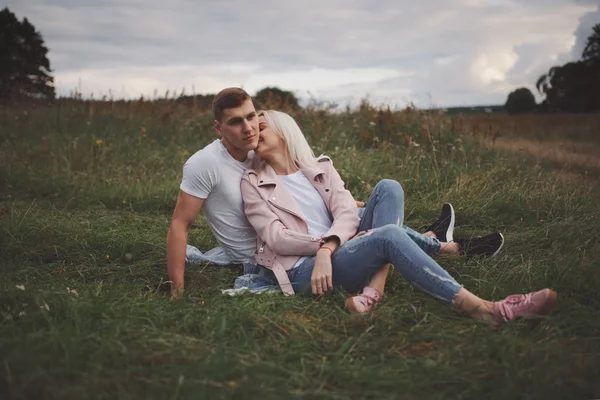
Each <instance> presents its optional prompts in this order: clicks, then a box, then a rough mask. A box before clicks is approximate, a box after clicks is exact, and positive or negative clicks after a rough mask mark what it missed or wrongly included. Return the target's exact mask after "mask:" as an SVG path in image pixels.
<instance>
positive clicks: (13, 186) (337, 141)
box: [0, 108, 600, 399]
mask: <svg viewBox="0 0 600 400" xmlns="http://www.w3.org/2000/svg"><path fill="white" fill-rule="evenodd" d="M296 117H297V118H298V120H299V121H300V123H301V126H302V128H303V130H304V131H305V133H306V134H307V136H308V137H309V140H310V142H311V144H312V145H313V147H314V148H315V149H316V152H317V153H320V152H325V153H327V154H329V155H331V156H332V158H333V160H334V162H335V165H336V167H337V168H338V170H339V171H340V173H341V175H342V177H343V178H344V179H345V181H346V183H347V186H348V187H349V188H350V190H351V191H352V193H353V194H354V195H355V197H357V198H362V199H365V198H366V197H367V196H368V194H369V192H370V190H371V189H372V188H373V186H374V185H375V184H376V183H377V181H378V180H379V179H382V178H392V179H397V180H399V181H400V182H402V184H403V186H404V189H405V193H406V219H407V224H408V225H409V226H412V227H416V228H418V227H419V226H422V225H425V224H427V223H429V222H430V221H432V220H433V219H435V218H436V217H437V215H438V212H439V207H440V206H441V204H442V203H443V202H446V201H449V202H452V203H453V205H454V206H455V208H456V211H457V225H458V227H457V234H459V235H460V234H462V235H463V236H464V235H471V234H480V233H486V232H488V231H492V230H501V231H502V232H503V233H504V235H505V237H506V244H505V247H504V249H503V251H502V253H501V254H500V255H499V256H498V257H497V258H494V259H492V260H477V259H475V260H471V261H466V260H465V259H463V258H460V257H445V258H444V257H439V258H438V261H439V262H440V263H441V265H443V266H444V267H445V268H447V269H448V271H449V272H450V273H451V274H452V275H453V276H455V277H456V278H457V280H459V282H461V283H462V284H464V285H465V287H467V288H469V289H470V290H471V291H473V292H475V293H477V294H479V295H481V296H482V297H484V298H489V299H500V298H503V297H504V296H506V295H509V294H511V293H513V292H525V291H530V290H535V289H539V288H542V287H552V288H554V289H555V290H557V291H558V293H559V302H558V305H557V308H556V310H555V312H554V313H553V314H552V315H551V316H550V317H548V318H546V319H544V320H543V321H541V322H540V323H539V324H538V325H535V326H532V325H531V324H529V323H526V322H516V323H511V324H509V325H507V326H505V327H503V328H502V329H499V330H492V329H490V328H489V327H486V326H482V325H480V324H477V323H474V322H473V321H471V320H469V319H467V318H465V317H464V316H462V315H460V314H459V313H457V312H456V311H454V310H452V309H449V308H447V307H445V306H443V305H442V304H440V303H438V302H436V301H434V300H432V299H430V298H429V297H427V296H426V295H424V294H422V293H420V292H419V291H418V290H416V289H414V288H412V287H411V286H410V285H408V284H407V283H406V282H404V281H403V280H402V278H401V277H399V276H398V275H394V274H393V275H392V276H391V278H390V280H389V285H388V292H387V293H386V298H385V300H384V301H383V304H382V305H381V306H380V307H379V308H378V309H377V310H376V311H375V312H374V313H373V314H372V315H370V316H366V317H360V316H353V315H349V314H348V313H347V312H346V311H344V309H343V304H344V303H343V300H344V297H343V295H342V294H341V293H338V294H333V295H331V296H328V297H327V298H325V299H323V300H322V301H314V300H313V299H311V298H308V297H294V298H284V297H283V296H281V295H277V294H275V295H273V294H271V295H260V296H257V295H248V296H240V297H233V298H232V297H227V296H224V295H222V294H221V292H220V290H221V289H224V288H228V287H231V285H232V283H233V280H234V278H235V277H236V276H237V275H238V274H239V273H240V272H241V270H240V268H238V267H227V268H219V267H216V266H212V265H189V266H187V271H186V292H185V295H184V296H183V298H182V299H180V300H177V301H169V299H168V296H166V294H165V292H164V285H162V283H163V282H164V281H165V280H166V279H167V273H166V263H165V261H164V259H165V237H166V232H167V229H168V224H169V220H170V215H171V213H172V210H173V207H174V205H175V199H176V196H177V190H178V185H179V180H180V177H181V167H182V163H183V162H184V161H185V159H186V158H187V157H188V156H189V155H191V154H193V153H194V152H195V151H196V150H198V149H200V148H201V147H203V146H204V145H205V144H207V143H209V142H210V141H212V140H213V138H214V134H213V132H212V129H211V119H210V117H208V116H203V115H199V116H197V115H190V114H187V113H182V114H176V115H173V116H170V117H168V118H167V117H165V116H164V115H157V116H153V115H148V116H144V115H142V114H133V113H132V114H129V115H127V114H124V115H118V114H110V113H97V114H93V113H91V112H89V110H87V111H86V110H84V109H78V108H73V109H66V108H63V109H44V110H37V111H29V112H27V113H24V112H23V111H6V110H5V111H2V112H0V126H2V130H1V131H0V141H1V142H0V159H2V164H1V167H0V207H2V210H3V211H0V214H1V215H0V265H1V272H0V274H1V278H2V279H0V398H14V399H44V398H48V399H53V398H61V399H87V398H94V399H96V398H97V399H120V398H144V399H146V398H148V399H182V398H194V399H195V398H211V399H212V398H215V399H216V398H290V397H298V398H310V399H366V398H386V399H387V398H390V399H391V398H408V399H413V398H418V397H421V398H427V399H429V398H433V399H437V398H439V399H446V398H469V399H472V398H491V399H507V398H536V399H537V398H543V399H548V398H569V399H572V398H581V399H591V398H598V397H600V383H599V382H600V311H599V310H600V294H599V293H600V292H599V290H598V288H599V287H600V273H599V268H600V241H599V239H598V234H597V230H598V227H600V203H599V202H598V198H599V195H600V188H599V186H598V184H597V180H595V179H586V178H585V177H584V178H581V179H574V180H572V181H565V180H564V179H559V177H558V175H557V174H556V173H555V172H556V170H555V169H553V167H551V166H548V165H542V164H536V163H535V162H534V161H529V160H527V159H524V158H523V156H522V155H520V154H517V153H511V152H508V151H495V150H490V149H486V148H483V147H480V146H481V145H479V144H477V143H478V142H476V141H473V140H472V139H471V138H472V135H471V132H469V133H468V134H466V133H465V132H461V131H460V130H459V129H457V128H456V126H455V124H454V122H453V121H452V120H450V119H449V118H446V117H443V116H440V115H435V114H431V113H420V112H414V111H413V112H408V113H396V114H391V113H386V112H383V111H379V112H378V111H377V110H373V109H368V108H367V109H363V110H361V111H360V112H357V113H341V114H338V115H327V114H325V113H321V112H318V111H314V110H313V111H306V112H303V113H302V114H299V115H296ZM506 118H510V117H506ZM539 118H540V119H543V118H544V116H539ZM565 118H568V117H565ZM579 120H581V119H579ZM586 121H587V120H586ZM529 124H530V125H531V126H535V125H534V124H532V123H531V122H530V123H529ZM507 125H508V124H507ZM565 126H567V124H565ZM143 128H145V129H143ZM571 129H572V130H573V131H576V130H577V129H578V127H577V125H576V124H572V126H571ZM582 129H583V128H582ZM524 134H525V132H524ZM564 135H565V137H575V136H577V135H576V134H574V133H573V132H572V131H565V132H564ZM554 136H556V133H553V137H554ZM408 137H412V138H413V139H412V140H413V141H414V142H417V143H418V144H419V145H420V146H418V147H407V145H406V143H408V141H407V140H408V139H407V138H408ZM96 140H102V145H96ZM185 152H187V155H186V153H185ZM561 169H568V166H563V167H561ZM576 172H580V171H576ZM584 172H585V171H584ZM190 243H191V244H194V245H196V246H198V247H200V248H203V249H208V248H211V247H212V246H214V245H215V241H214V239H213V238H212V236H211V234H210V231H209V229H208V227H207V226H206V223H205V221H204V219H203V217H200V218H199V220H198V224H197V226H195V227H194V228H193V230H192V231H191V234H190ZM127 253H131V254H133V260H131V261H128V260H127V259H126V258H125V254H127ZM22 289H24V290H22Z"/></svg>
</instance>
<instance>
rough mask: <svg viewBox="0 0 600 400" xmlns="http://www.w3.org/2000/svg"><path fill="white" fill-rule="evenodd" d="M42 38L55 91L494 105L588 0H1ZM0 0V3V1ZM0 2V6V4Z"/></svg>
mask: <svg viewBox="0 0 600 400" xmlns="http://www.w3.org/2000/svg"><path fill="white" fill-rule="evenodd" d="M5 5H6V6H8V8H9V9H10V10H11V11H12V12H13V13H15V14H16V15H17V18H19V19H22V18H23V17H26V18H27V19H28V20H29V21H30V22H31V23H32V24H33V25H34V26H35V27H36V29H37V30H38V31H39V32H40V33H41V34H42V37H43V38H44V41H45V43H46V45H47V47H48V48H49V53H48V57H49V59H50V64H51V68H52V70H53V75H54V77H55V86H56V89H57V93H58V94H59V95H68V94H69V93H72V92H73V91H75V90H77V91H80V92H81V93H82V94H83V96H84V97H90V96H93V97H94V98H100V97H102V96H103V95H106V96H113V97H114V98H137V97H139V96H140V95H143V96H145V97H150V98H152V97H154V96H157V95H159V96H164V94H165V92H166V91H167V90H169V92H170V93H171V94H172V93H173V92H174V91H175V92H176V93H181V92H182V90H183V91H185V94H194V93H196V94H207V93H216V92H218V91H219V90H221V89H223V88H225V87H229V86H240V87H243V88H244V89H246V90H247V91H248V92H249V93H250V94H254V93H255V92H256V91H257V90H260V89H262V88H264V87H267V86H277V87H279V88H281V89H284V90H290V91H292V92H294V93H295V94H296V96H298V97H299V98H300V99H302V101H303V102H308V101H311V100H312V101H319V102H333V103H337V104H339V105H342V106H345V105H351V106H353V105H356V104H358V103H359V102H360V100H361V99H368V100H369V101H370V102H371V103H372V104H376V105H381V104H387V105H390V106H391V107H404V106H406V105H407V104H409V103H413V104H415V105H416V106H418V107H422V108H429V107H450V106H468V105H491V104H503V103H504V102H505V101H506V97H507V95H508V93H509V92H510V91H512V90H514V89H516V88H518V87H523V86H525V87H528V88H530V89H531V90H532V92H534V94H536V95H537V93H536V90H535V82H536V80H537V78H538V77H539V76H540V75H542V74H544V73H546V72H547V71H548V70H549V68H550V67H552V66H554V65H561V64H564V63H566V62H569V61H574V60H578V59H580V57H581V53H582V51H583V48H584V46H585V40H586V39H587V37H588V36H589V35H590V34H591V31H592V26H593V25H595V24H596V23H600V0H526V1H525V0H512V1H511V0H420V1H408V0H302V1H299V0H288V1H287V2H286V1H279V0H254V1H244V0H231V1H227V0H170V1H164V0H94V1H90V0H8V2H7V3H6V4H5ZM0 7H2V4H1V3H0ZM2 8H3V7H2Z"/></svg>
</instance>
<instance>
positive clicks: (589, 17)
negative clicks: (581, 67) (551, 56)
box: [571, 5, 600, 59]
mask: <svg viewBox="0 0 600 400" xmlns="http://www.w3.org/2000/svg"><path fill="white" fill-rule="evenodd" d="M596 24H600V5H599V6H598V8H597V9H596V10H595V11H590V12H587V13H585V14H584V15H583V16H582V17H581V18H580V19H579V26H577V29H576V30H575V45H574V46H573V51H572V53H571V55H572V57H573V58H574V59H579V58H581V55H582V54H583V49H584V48H585V45H586V43H587V38H588V37H589V36H590V35H591V34H592V27H593V26H594V25H596Z"/></svg>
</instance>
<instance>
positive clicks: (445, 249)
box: [440, 242, 460, 254]
mask: <svg viewBox="0 0 600 400" xmlns="http://www.w3.org/2000/svg"><path fill="white" fill-rule="evenodd" d="M440 245H441V248H440V254H457V253H458V250H459V249H460V246H459V245H458V243H456V242H440Z"/></svg>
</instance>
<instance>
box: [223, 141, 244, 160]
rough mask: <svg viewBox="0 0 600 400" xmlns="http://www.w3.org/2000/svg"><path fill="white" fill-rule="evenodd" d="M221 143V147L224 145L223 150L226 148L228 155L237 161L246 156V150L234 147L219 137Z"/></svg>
mask: <svg viewBox="0 0 600 400" xmlns="http://www.w3.org/2000/svg"><path fill="white" fill-rule="evenodd" d="M221 143H222V144H223V147H225V150H227V152H228V153H229V155H230V156H231V157H233V158H234V159H236V160H237V161H240V162H244V161H246V159H247V158H248V152H247V151H246V150H242V149H238V148H237V147H234V146H233V145H232V144H231V143H229V142H227V141H225V140H223V139H221Z"/></svg>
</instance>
